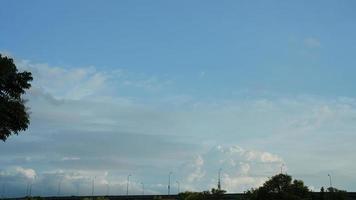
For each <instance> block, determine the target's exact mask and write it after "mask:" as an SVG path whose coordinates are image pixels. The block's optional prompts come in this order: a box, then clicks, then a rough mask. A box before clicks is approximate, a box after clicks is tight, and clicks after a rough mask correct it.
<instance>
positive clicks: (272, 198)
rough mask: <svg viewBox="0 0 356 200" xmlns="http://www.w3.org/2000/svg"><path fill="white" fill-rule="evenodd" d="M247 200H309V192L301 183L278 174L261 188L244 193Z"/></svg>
mask: <svg viewBox="0 0 356 200" xmlns="http://www.w3.org/2000/svg"><path fill="white" fill-rule="evenodd" d="M246 198H247V199H248V200H303V199H310V191H309V189H308V187H307V186H305V185H304V183H303V181H300V180H294V181H292V177H291V176H289V175H286V174H278V175H276V176H273V177H272V178H270V179H269V180H268V181H266V182H265V183H264V184H263V186H261V187H259V188H257V189H251V190H249V191H247V192H246Z"/></svg>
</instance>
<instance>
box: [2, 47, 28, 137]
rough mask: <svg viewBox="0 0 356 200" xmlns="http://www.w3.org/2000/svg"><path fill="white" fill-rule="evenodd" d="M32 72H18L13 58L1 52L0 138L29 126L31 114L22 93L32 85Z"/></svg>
mask: <svg viewBox="0 0 356 200" xmlns="http://www.w3.org/2000/svg"><path fill="white" fill-rule="evenodd" d="M32 80H33V78H32V74H31V73H30V72H26V71H25V72H18V70H17V67H16V65H15V64H14V61H13V59H11V58H8V57H6V56H5V57H3V56H2V55H1V54H0V139H1V140H3V141H5V140H6V139H7V138H8V137H9V136H10V135H11V134H18V133H19V132H20V131H24V130H26V129H27V128H28V125H29V123H30V120H29V115H28V112H27V109H26V107H25V101H24V100H23V98H22V95H23V94H25V90H26V89H29V88H30V87H31V84H30V82H31V81H32Z"/></svg>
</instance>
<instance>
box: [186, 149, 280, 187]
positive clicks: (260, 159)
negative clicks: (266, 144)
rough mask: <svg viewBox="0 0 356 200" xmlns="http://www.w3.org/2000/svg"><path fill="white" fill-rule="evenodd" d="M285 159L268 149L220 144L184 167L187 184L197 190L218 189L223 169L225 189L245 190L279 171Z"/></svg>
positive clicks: (259, 183) (258, 184) (223, 185)
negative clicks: (260, 149) (265, 150)
mask: <svg viewBox="0 0 356 200" xmlns="http://www.w3.org/2000/svg"><path fill="white" fill-rule="evenodd" d="M251 155H253V156H251ZM282 162H283V159H282V158H280V157H279V156H277V155H274V154H272V153H269V152H262V151H256V150H244V149H243V148H241V147H239V146H236V145H235V146H232V147H223V146H221V145H218V146H216V147H215V148H213V149H211V150H210V151H208V152H206V153H203V154H201V155H199V156H198V157H197V158H196V159H194V160H192V162H189V163H186V164H185V165H184V167H183V169H182V170H183V171H184V172H185V173H186V174H187V175H186V179H185V180H184V184H187V185H188V187H189V188H191V189H194V190H205V189H208V188H207V185H208V186H210V187H215V188H216V187H217V186H216V184H217V181H218V180H217V175H218V170H219V169H220V168H221V169H222V187H223V189H225V190H227V191H228V192H236V191H240V192H243V191H244V190H246V189H249V188H251V187H257V186H260V185H261V183H262V182H263V181H264V180H266V178H267V177H268V176H272V175H274V174H276V172H277V171H278V169H279V168H280V166H281V165H282Z"/></svg>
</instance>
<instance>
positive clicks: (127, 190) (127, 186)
mask: <svg viewBox="0 0 356 200" xmlns="http://www.w3.org/2000/svg"><path fill="white" fill-rule="evenodd" d="M130 176H131V174H129V175H128V176H127V182H126V196H128V195H129V185H130Z"/></svg>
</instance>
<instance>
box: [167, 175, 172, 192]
mask: <svg viewBox="0 0 356 200" xmlns="http://www.w3.org/2000/svg"><path fill="white" fill-rule="evenodd" d="M172 174H173V172H169V174H168V195H170V193H171V175H172Z"/></svg>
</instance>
